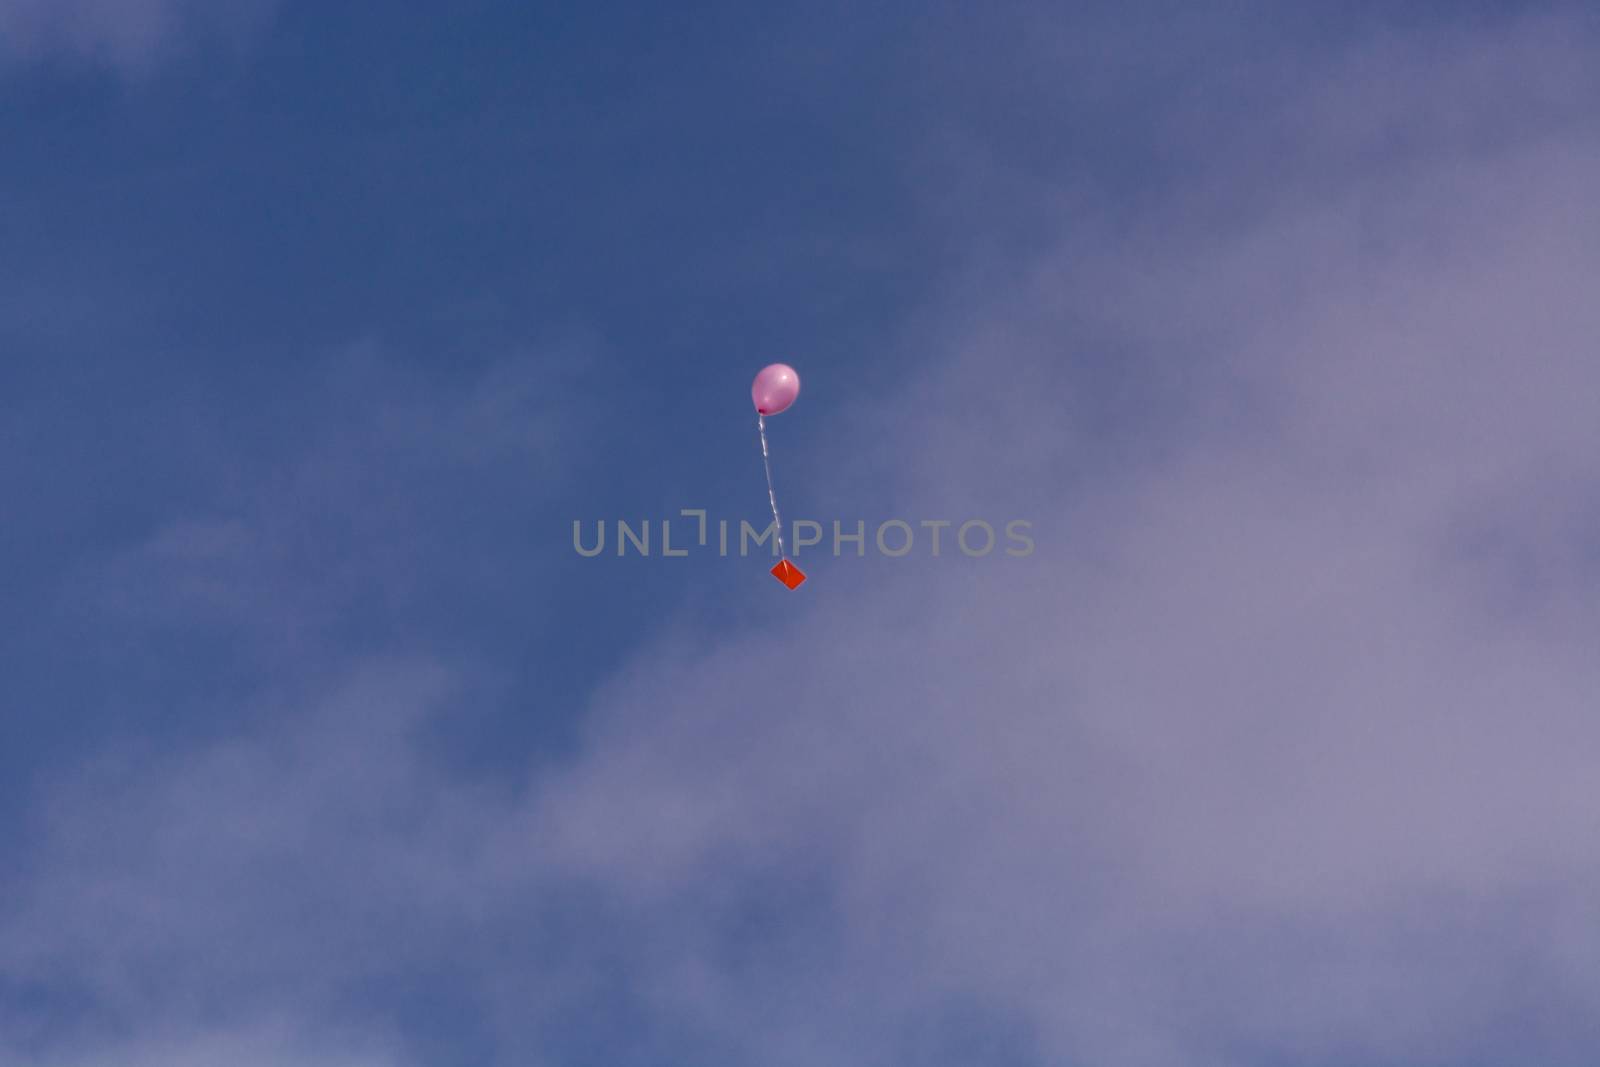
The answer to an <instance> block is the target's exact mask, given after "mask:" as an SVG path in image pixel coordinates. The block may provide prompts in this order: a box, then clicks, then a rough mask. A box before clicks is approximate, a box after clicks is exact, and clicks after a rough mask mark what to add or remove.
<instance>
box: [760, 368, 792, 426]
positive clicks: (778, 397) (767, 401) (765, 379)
mask: <svg viewBox="0 0 1600 1067" xmlns="http://www.w3.org/2000/svg"><path fill="white" fill-rule="evenodd" d="M799 395H800V375H798V374H796V373H795V372H794V368H793V367H791V366H789V364H787V363H774V364H772V365H771V366H770V367H762V368H761V373H760V374H757V375H756V380H755V384H753V385H752V386H750V399H751V400H754V401H755V403H756V411H757V412H758V413H759V414H762V415H777V414H779V413H780V412H783V411H787V410H788V408H789V405H790V404H793V403H794V400H795V397H797V396H799Z"/></svg>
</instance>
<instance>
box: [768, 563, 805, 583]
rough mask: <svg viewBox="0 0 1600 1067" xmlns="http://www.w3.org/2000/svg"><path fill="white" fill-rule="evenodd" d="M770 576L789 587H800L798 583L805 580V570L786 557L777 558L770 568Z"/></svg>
mask: <svg viewBox="0 0 1600 1067" xmlns="http://www.w3.org/2000/svg"><path fill="white" fill-rule="evenodd" d="M772 576H773V577H774V578H776V579H778V581H780V582H782V583H783V584H784V585H786V586H788V587H789V588H790V589H798V588H800V583H801V582H803V581H805V580H806V575H805V572H804V571H802V570H801V569H800V568H799V567H796V566H795V565H794V564H793V563H790V562H789V561H788V560H786V559H781V560H779V561H778V565H777V566H776V567H773V568H772Z"/></svg>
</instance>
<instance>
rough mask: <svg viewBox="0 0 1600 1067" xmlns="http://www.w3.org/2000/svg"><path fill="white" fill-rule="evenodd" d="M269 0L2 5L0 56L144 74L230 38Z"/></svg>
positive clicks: (74, 0)
mask: <svg viewBox="0 0 1600 1067" xmlns="http://www.w3.org/2000/svg"><path fill="white" fill-rule="evenodd" d="M273 6H274V0H0V58H6V57H10V58H13V59H23V60H36V59H41V58H45V57H53V56H66V57H70V58H72V59H75V60H83V61H90V62H94V63H101V64H105V65H106V66H109V67H113V68H116V69H118V70H121V71H124V72H127V73H135V74H137V73H143V72H145V71H147V70H149V69H150V68H151V67H152V66H153V65H154V64H155V63H157V62H158V61H159V60H161V59H163V58H165V57H167V56H169V55H170V54H171V53H172V52H173V51H174V50H175V49H177V48H179V47H181V46H183V45H185V44H187V43H188V42H189V41H190V40H192V39H193V38H194V37H196V36H203V37H213V38H215V37H223V38H228V37H232V36H235V35H237V34H238V33H239V32H241V31H243V30H246V29H248V28H250V27H252V26H254V25H256V24H258V23H259V22H261V21H262V20H263V19H264V18H265V17H266V16H267V15H268V14H270V12H271V10H272V7H273Z"/></svg>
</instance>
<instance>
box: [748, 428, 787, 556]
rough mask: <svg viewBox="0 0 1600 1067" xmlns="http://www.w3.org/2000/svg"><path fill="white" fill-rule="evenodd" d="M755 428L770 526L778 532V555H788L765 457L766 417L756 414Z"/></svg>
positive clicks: (769, 469) (770, 471)
mask: <svg viewBox="0 0 1600 1067" xmlns="http://www.w3.org/2000/svg"><path fill="white" fill-rule="evenodd" d="M756 429H757V430H759V431H760V432H761V465H762V466H763V467H765V468H766V470H767V502H768V503H770V504H771V505H772V528H773V529H774V530H776V531H777V533H778V555H779V557H781V558H783V559H788V558H789V556H788V554H787V553H785V552H784V550H783V520H782V519H780V518H778V494H777V493H775V492H773V491H772V461H771V460H770V459H768V458H767V417H766V416H765V415H761V414H757V415H756Z"/></svg>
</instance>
